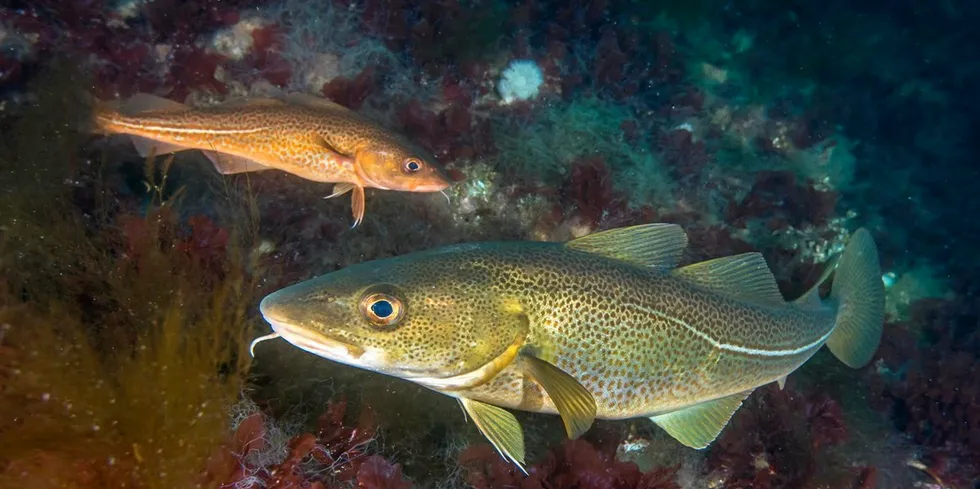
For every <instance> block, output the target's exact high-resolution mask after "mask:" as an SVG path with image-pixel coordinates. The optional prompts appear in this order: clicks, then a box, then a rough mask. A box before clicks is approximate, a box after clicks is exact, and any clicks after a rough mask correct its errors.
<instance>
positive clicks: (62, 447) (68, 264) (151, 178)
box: [0, 72, 260, 489]
mask: <svg viewBox="0 0 980 489" xmlns="http://www.w3.org/2000/svg"><path fill="white" fill-rule="evenodd" d="M61 76H65V75H63V74H61V73H60V72H54V73H52V74H50V76H48V77H38V78H39V79H44V80H54V81H48V82H46V85H44V86H39V87H36V93H39V99H38V103H37V104H36V105H35V107H34V108H33V109H32V110H30V111H28V113H25V114H24V115H23V117H22V119H21V120H20V121H19V122H18V124H17V125H16V127H15V128H14V132H13V133H14V134H17V135H18V136H17V138H16V139H15V140H12V141H5V145H4V147H3V148H0V172H2V173H3V175H5V176H6V175H15V176H16V178H13V179H10V180H7V179H5V178H4V179H0V487H38V488H45V487H58V488H63V487H73V488H89V487H136V488H167V489H170V488H175V487H181V488H185V487H216V486H217V483H215V482H213V481H210V480H209V479H206V478H204V477H202V474H203V472H204V470H205V468H206V466H207V462H208V460H209V458H210V457H211V455H212V454H214V453H215V452H216V451H217V450H218V447H219V446H220V445H221V444H222V443H223V442H224V441H225V440H226V438H227V436H228V433H229V424H228V423H229V422H228V412H229V409H230V406H231V405H233V404H234V403H235V402H237V400H238V398H239V396H240V393H241V392H242V390H243V388H244V384H245V379H246V375H247V371H248V368H249V363H250V357H249V355H248V351H247V349H248V341H247V337H248V336H250V335H251V332H250V329H251V328H250V326H251V325H252V324H253V321H254V317H253V314H252V305H253V304H254V303H255V299H256V293H257V287H256V276H257V275H258V274H259V272H260V270H259V269H258V265H257V262H258V261H257V255H256V254H255V253H254V252H253V249H254V246H253V245H252V243H253V242H254V240H255V236H256V233H255V228H254V226H253V225H252V223H254V222H256V219H255V216H254V215H252V214H250V212H251V211H252V210H254V206H245V205H242V201H245V200H247V197H242V196H240V195H238V196H236V197H235V199H233V200H234V201H232V200H229V202H220V201H219V202H216V204H217V205H218V206H220V207H222V209H221V212H218V213H216V215H217V216H218V217H216V218H215V219H217V220H218V221H220V222H222V223H223V224H224V225H223V226H219V225H218V224H216V222H215V220H212V218H210V217H207V216H191V217H189V218H188V217H185V216H182V215H181V214H180V212H179V211H180V206H181V202H180V195H181V192H180V191H179V189H178V190H177V191H174V190H173V188H171V187H173V185H172V183H173V182H167V181H166V179H165V177H166V175H167V172H166V170H167V169H168V164H169V163H168V162H167V161H168V160H164V159H160V158H151V159H149V160H148V161H147V164H146V168H145V169H146V187H147V193H148V194H149V196H148V197H149V203H148V205H147V206H146V208H145V211H142V212H140V213H138V214H137V213H134V212H132V211H130V212H126V211H122V210H120V209H127V208H130V209H132V208H138V206H139V205H140V204H139V203H138V202H135V203H134V202H133V199H132V197H130V196H127V195H124V194H122V193H118V192H112V191H110V189H109V188H110V187H111V186H109V185H107V186H106V189H104V193H102V190H100V191H99V192H97V193H98V194H99V195H98V198H92V196H91V195H81V196H80V195H79V194H80V193H84V192H91V189H92V188H95V186H96V185H97V184H96V183H95V182H96V181H98V182H100V183H101V182H102V180H101V179H102V178H103V177H102V173H101V171H100V167H101V165H100V164H87V165H82V166H80V167H78V168H76V169H73V170H70V171H69V170H65V168H67V167H69V166H70V162H71V161H74V160H73V158H74V156H75V154H77V152H78V147H79V143H80V142H81V141H82V139H81V138H80V136H79V135H77V134H74V133H73V132H72V131H70V130H68V129H66V128H65V127H64V126H62V127H60V129H58V130H53V129H52V128H51V127H48V129H49V130H41V129H37V128H34V126H36V125H38V124H39V122H38V121H39V120H57V117H55V112H56V111H61V112H62V113H70V112H71V111H72V110H76V111H77V110H81V109H78V108H77V107H75V106H73V105H71V104H70V103H66V104H67V105H65V106H61V105H59V103H60V102H59V103H54V102H52V101H51V100H56V101H58V100H61V99H60V98H59V96H60V95H59V92H58V90H60V89H61V88H63V87H61V86H60V83H59V82H57V80H58V79H59V77H61ZM49 111H55V112H49ZM62 120H63V119H62ZM41 125H43V124H41ZM45 127H47V126H45ZM32 138H33V139H32ZM161 162H162V163H163V164H162V166H161ZM50 175H59V178H64V179H62V180H58V181H52V180H51V179H50V178H49V176H50ZM71 182H84V186H85V189H84V190H79V187H76V186H73V185H72V184H71ZM231 194H234V190H231V191H229V195H231ZM127 199H128V200H127Z"/></svg>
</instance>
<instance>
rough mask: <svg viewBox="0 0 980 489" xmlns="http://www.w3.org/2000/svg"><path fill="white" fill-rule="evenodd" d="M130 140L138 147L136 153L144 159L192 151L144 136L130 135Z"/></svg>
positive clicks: (185, 147)
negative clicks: (151, 156)
mask: <svg viewBox="0 0 980 489" xmlns="http://www.w3.org/2000/svg"><path fill="white" fill-rule="evenodd" d="M129 139H131V140H132V141H133V146H134V147H136V152H137V153H139V155H140V156H142V157H144V158H146V157H148V156H150V155H153V156H161V155H165V154H170V153H176V152H178V151H187V150H188V149H192V148H189V147H187V146H181V145H179V144H175V143H167V142H163V141H157V140H156V139H150V138H145V137H143V136H133V135H130V136H129Z"/></svg>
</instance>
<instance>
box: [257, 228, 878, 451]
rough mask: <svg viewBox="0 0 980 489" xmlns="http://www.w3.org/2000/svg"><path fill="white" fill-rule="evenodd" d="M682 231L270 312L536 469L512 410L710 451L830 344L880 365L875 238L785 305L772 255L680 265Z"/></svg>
mask: <svg viewBox="0 0 980 489" xmlns="http://www.w3.org/2000/svg"><path fill="white" fill-rule="evenodd" d="M686 246H687V235H686V234H685V233H684V231H683V230H682V229H681V228H680V227H679V226H677V225H673V224H648V225H640V226H633V227H625V228H619V229H613V230H609V231H604V232H599V233H595V234H592V235H589V236H585V237H582V238H577V239H574V240H571V241H568V242H565V243H545V242H522V241H515V242H496V243H494V242H489V243H471V244H460V245H454V246H448V247H443V248H438V249H434V250H428V251H423V252H417V253H412V254H408V255H404V256H399V257H394V258H389V259H384V260H377V261H371V262H366V263H362V264H358V265H354V266H351V267H348V268H346V269H343V270H339V271H336V272H332V273H329V274H326V275H322V276H320V277H316V278H313V279H310V280H307V281H305V282H301V283H298V284H295V285H292V286H289V287H286V288H284V289H282V290H279V291H277V292H274V293H272V294H270V295H268V296H267V297H265V298H264V299H263V300H262V302H261V304H260V309H261V312H262V314H263V316H264V317H265V319H266V320H267V321H268V322H269V323H270V324H271V325H272V329H273V330H274V333H272V334H270V335H267V336H264V337H261V338H258V339H256V340H255V341H253V343H252V346H253V347H254V346H255V344H256V343H258V342H260V341H263V340H266V339H271V338H275V337H281V338H283V339H285V340H286V341H288V342H290V343H292V344H293V345H295V346H297V347H299V348H301V349H303V350H306V351H308V352H310V353H313V354H315V355H319V356H322V357H324V358H327V359H330V360H334V361H337V362H341V363H344V364H348V365H352V366H355V367H360V368H364V369H368V370H372V371H375V372H379V373H382V374H386V375H392V376H395V377H400V378H403V379H407V380H409V381H412V382H415V383H418V384H420V385H423V386H425V387H428V388H430V389H433V390H435V391H437V392H441V393H443V394H446V395H448V396H451V397H455V398H456V399H458V401H459V403H460V404H461V405H462V407H463V410H464V411H465V413H466V414H467V415H468V416H469V417H470V418H471V419H472V420H473V421H474V424H476V426H477V428H478V429H479V430H480V431H481V432H482V433H483V435H484V436H486V438H487V439H488V440H489V441H490V442H491V443H492V444H493V445H494V447H496V449H497V450H498V451H499V452H500V454H501V455H502V456H503V457H505V458H507V459H509V460H511V461H512V462H514V463H516V464H517V465H518V466H519V467H521V469H522V470H523V469H524V455H525V453H524V452H525V449H524V436H523V431H522V429H521V427H520V425H519V424H518V422H517V420H516V418H515V417H514V415H513V414H511V413H510V412H509V411H507V410H506V409H518V410H524V411H531V412H538V413H550V414H558V415H560V416H561V419H562V421H563V423H564V425H565V430H566V432H567V434H568V436H569V437H572V438H574V437H577V436H579V435H581V434H582V433H584V432H585V431H586V430H588V429H589V427H590V426H591V425H592V423H593V420H594V419H596V418H600V419H629V418H639V417H645V418H649V419H651V420H652V421H653V423H655V424H657V425H658V426H660V427H661V428H662V429H664V430H665V431H666V432H667V433H668V434H670V436H671V437H673V438H674V439H676V440H677V441H678V442H680V443H682V444H684V445H686V446H688V447H692V448H697V449H700V448H705V447H707V446H708V445H709V444H710V443H711V442H712V441H713V440H714V439H715V438H717V436H718V434H719V433H720V432H721V431H722V429H723V428H724V427H725V425H726V424H727V423H728V421H729V420H730V419H731V417H732V415H733V414H734V413H735V411H736V410H737V409H738V408H739V406H741V404H742V402H743V400H745V398H746V397H748V395H749V394H750V393H752V391H753V390H754V389H755V388H757V387H759V386H762V385H765V384H767V383H770V382H777V383H778V384H779V386H780V387H782V385H783V383H784V382H785V379H786V376H787V375H789V374H790V373H792V372H793V371H794V370H796V369H797V368H798V367H799V366H800V365H802V364H803V363H804V362H806V361H807V360H808V359H809V358H810V357H811V356H812V355H813V354H814V353H816V351H817V350H819V349H820V348H821V347H822V346H823V345H825V344H826V345H827V346H828V347H829V348H830V351H831V352H832V353H833V354H834V355H835V356H836V357H837V358H838V359H840V360H841V361H843V362H844V363H845V364H847V365H848V366H850V367H853V368H858V367H861V366H863V365H866V364H867V363H868V362H870V360H871V358H872V355H873V354H874V352H875V350H876V349H877V347H878V343H879V341H880V338H881V332H882V327H883V319H884V284H883V283H882V281H881V273H880V270H879V264H878V252H877V249H876V247H875V244H874V241H873V240H872V238H871V235H870V234H869V233H868V232H867V231H866V230H864V229H859V230H858V231H856V232H855V233H854V234H853V235H851V237H850V239H849V241H848V243H847V246H846V247H845V249H844V251H843V252H842V254H841V255H840V256H839V259H838V260H837V263H836V267H830V268H828V273H825V274H824V277H822V278H821V280H820V282H823V281H825V280H827V279H828V278H829V277H830V275H831V274H830V273H829V272H831V271H833V272H834V273H833V277H834V279H833V284H832V287H831V291H830V293H829V294H828V296H827V297H826V298H821V297H820V283H818V284H817V285H816V286H814V287H813V288H812V289H811V290H810V291H809V292H807V293H806V294H804V295H803V296H801V297H800V298H798V299H796V300H794V301H791V302H787V301H785V300H784V299H783V297H782V295H781V294H780V292H779V289H778V288H777V286H776V280H775V278H774V277H773V275H772V273H771V272H770V271H769V268H768V267H767V266H766V262H765V260H764V259H763V258H762V255H761V254H759V253H746V254H740V255H735V256H730V257H723V258H717V259H713V260H708V261H705V262H700V263H694V264H692V265H687V266H683V267H678V262H679V260H680V258H681V255H682V253H683V251H684V250H685V248H686Z"/></svg>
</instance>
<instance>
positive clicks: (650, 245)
mask: <svg viewBox="0 0 980 489" xmlns="http://www.w3.org/2000/svg"><path fill="white" fill-rule="evenodd" d="M565 246H567V247H569V248H572V249H575V250H579V251H586V252H589V253H595V254H597V255H602V256H605V257H608V258H615V259H617V260H622V261H625V262H629V263H633V264H635V265H640V266H645V267H655V268H673V267H675V266H677V263H678V262H679V261H680V259H681V256H682V255H683V254H684V249H685V248H687V234H686V233H685V232H684V230H683V229H682V228H681V227H680V226H678V225H676V224H665V223H654V224H640V225H638V226H629V227H624V228H617V229H610V230H607V231H600V232H598V233H592V234H590V235H588V236H582V237H581V238H576V239H573V240H571V241H568V242H567V243H565Z"/></svg>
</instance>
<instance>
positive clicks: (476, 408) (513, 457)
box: [459, 397, 527, 474]
mask: <svg viewBox="0 0 980 489" xmlns="http://www.w3.org/2000/svg"><path fill="white" fill-rule="evenodd" d="M459 403H460V404H461V405H462V406H463V411H465V412H466V413H467V414H469V416H470V418H472V419H473V423H474V424H475V425H476V427H477V428H479V430H480V432H481V433H483V436H485V437H486V438H487V440H489V441H490V444H492V445H493V447H494V448H496V449H497V451H498V452H500V455H501V456H502V457H504V458H506V459H508V460H510V461H511V462H514V463H515V464H517V466H518V467H520V469H521V472H524V473H525V474H527V470H525V469H524V431H523V430H521V425H520V423H518V422H517V418H515V417H514V415H513V414H511V413H510V412H509V411H507V410H505V409H503V408H499V407H497V406H494V405H491V404H487V403H485V402H480V401H474V400H473V399H467V398H465V397H460V398H459Z"/></svg>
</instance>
